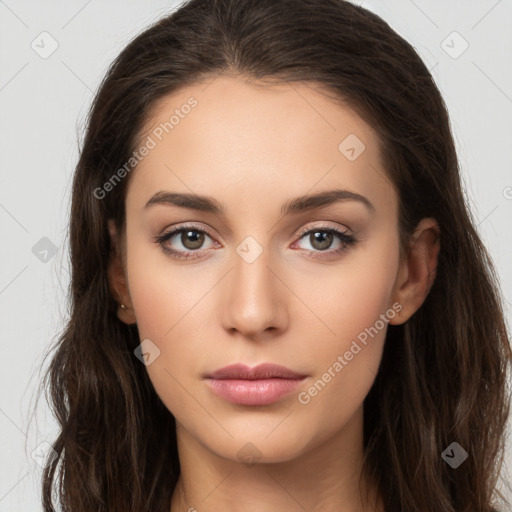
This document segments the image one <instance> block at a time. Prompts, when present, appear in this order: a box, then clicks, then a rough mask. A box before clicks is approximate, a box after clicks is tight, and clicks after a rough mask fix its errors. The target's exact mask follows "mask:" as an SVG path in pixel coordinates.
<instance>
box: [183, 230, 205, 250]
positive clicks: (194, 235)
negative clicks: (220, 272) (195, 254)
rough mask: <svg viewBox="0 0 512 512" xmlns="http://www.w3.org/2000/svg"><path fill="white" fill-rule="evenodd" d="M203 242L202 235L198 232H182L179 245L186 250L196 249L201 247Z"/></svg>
mask: <svg viewBox="0 0 512 512" xmlns="http://www.w3.org/2000/svg"><path fill="white" fill-rule="evenodd" d="M190 239H192V240H190ZM203 242H204V234H203V233H199V232H198V231H183V232H182V234H181V243H182V244H183V246H184V247H186V248H187V249H198V248H199V247H201V245H203Z"/></svg>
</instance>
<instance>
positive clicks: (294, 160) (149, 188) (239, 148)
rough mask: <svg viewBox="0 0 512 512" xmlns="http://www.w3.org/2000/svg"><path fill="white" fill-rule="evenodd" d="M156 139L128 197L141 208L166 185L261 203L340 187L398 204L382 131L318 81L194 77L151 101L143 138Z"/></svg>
mask: <svg viewBox="0 0 512 512" xmlns="http://www.w3.org/2000/svg"><path fill="white" fill-rule="evenodd" d="M149 139H151V141H152V142H151V146H152V149H151V150H150V151H148V152H147V155H146V156H145V157H143V158H142V159H141V160H140V162H139V164H138V165H137V167H136V169H135V171H133V175H132V176H131V182H130V185H129V190H128V196H127V202H128V201H130V202H131V203H132V204H133V205H134V206H137V207H138V208H139V207H141V206H142V202H143V201H144V200H147V198H149V196H150V195H152V194H154V193H155V192H157V191H159V190H178V191H181V192H187V193H197V194H208V195H211V196H214V197H219V198H222V196H223V195H224V194H225V193H226V192H227V191H228V190H230V191H233V189H237V190H238V191H239V193H238V194H235V195H233V194H231V195H230V197H229V201H230V202H231V203H233V202H235V203H237V204H238V205H239V206H243V205H245V206H247V207H249V205H250V204H252V203H254V204H253V206H259V207H261V201H270V200H271V199H274V198H275V199H276V200H277V199H279V200H281V199H282V198H283V195H284V196H286V197H295V196H299V195H303V194H305V193H307V192H308V191H311V192H315V189H326V188H334V187H337V188H340V187H341V188H345V189H349V190H353V191H354V192H357V193H360V194H363V195H366V196H371V197H372V202H374V204H375V203H377V204H376V206H378V205H379V203H380V208H381V209H382V208H387V209H393V208H394V207H395V204H394V203H395V202H396V198H395V197H394V192H393V190H392V187H391V183H390V181H389V180H388V178H387V176H386V173H385V171H384V168H383V165H382V162H381V154H380V148H379V144H380V140H379V138H378V136H377V134H376V132H375V131H374V130H373V129H372V128H371V127H370V126H369V125H368V124H367V123H366V122H365V121H364V120H363V119H362V118H360V117H359V116H358V114H357V113H356V112H355V111H353V110H352V109H350V108H349V107H347V106H344V105H342V104H341V103H339V102H335V101H334V100H333V99H331V98H329V97H327V96H326V95H324V94H322V92H321V91H320V88H319V86H317V87H315V86H314V85H312V84H305V83H279V84H278V83H272V84H268V83H266V84H263V83H261V82H255V83H248V82H247V81H246V79H244V78H241V77H232V76H222V75H221V76H218V77H216V78H210V79H209V80H205V81H202V82H199V83H195V84H193V85H190V86H187V87H185V88H182V89H180V90H179V91H177V92H175V93H172V94H170V95H168V96H166V97H164V98H163V99H161V100H159V101H158V102H157V103H156V104H155V105H153V107H152V109H151V111H150V115H149V116H148V120H147V122H146V125H145V127H144V129H143V131H142V133H141V136H140V144H144V143H147V142H148V141H149ZM276 191H280V194H277V193H276ZM278 196H279V197H278Z"/></svg>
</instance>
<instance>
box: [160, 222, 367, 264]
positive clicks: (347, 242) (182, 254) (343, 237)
mask: <svg viewBox="0 0 512 512" xmlns="http://www.w3.org/2000/svg"><path fill="white" fill-rule="evenodd" d="M184 231H194V232H195V233H203V234H205V235H208V236H209V237H210V238H212V235H211V234H210V233H209V232H208V231H207V230H205V229H202V228H201V229H199V228H198V227H197V226H194V225H185V226H179V227H177V228H174V229H172V230H170V231H167V232H166V233H163V234H162V235H159V236H157V237H155V239H154V241H155V243H157V244H158V245H159V246H160V247H161V248H162V250H163V251H164V253H165V254H168V255H170V256H172V257H173V258H176V259H180V260H189V259H195V258H198V257H199V256H192V254H193V253H198V252H200V249H197V250H195V251H194V250H191V249H188V250H187V251H177V250H175V249H170V248H169V247H168V246H167V245H165V242H167V241H168V240H170V239H171V238H172V237H173V236H174V235H176V234H178V233H182V232H184ZM316 232H322V233H333V234H334V235H336V236H337V237H338V239H339V240H340V241H341V243H342V246H341V247H339V248H338V249H334V250H325V251H320V250H316V251H308V250H307V249H304V250H306V251H307V252H308V254H307V255H306V257H308V258H314V259H316V258H319V257H322V256H321V255H324V254H329V255H331V256H332V255H338V254H341V253H343V252H345V250H347V248H348V247H350V246H352V245H354V244H355V243H357V238H356V237H355V236H354V235H347V234H346V232H343V231H340V230H338V229H336V228H332V227H329V228H328V227H319V228H313V229H306V230H304V231H302V232H301V233H300V235H299V238H298V239H299V240H301V239H302V238H304V236H305V235H308V234H311V233H316ZM311 252H313V253H316V254H318V253H319V254H320V255H318V256H316V255H312V254H311Z"/></svg>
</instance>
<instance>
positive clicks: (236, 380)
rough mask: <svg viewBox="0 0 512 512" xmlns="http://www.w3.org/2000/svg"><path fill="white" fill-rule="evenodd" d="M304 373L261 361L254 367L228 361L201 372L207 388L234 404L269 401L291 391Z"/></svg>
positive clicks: (271, 401)
mask: <svg viewBox="0 0 512 512" xmlns="http://www.w3.org/2000/svg"><path fill="white" fill-rule="evenodd" d="M306 377H307V375H303V374H299V373H297V372H294V371H293V370H290V369H289V368H286V367H284V366H280V365H275V364H269V363H266V364H261V365H258V366H256V367H254V368H249V367H248V366H245V365H242V364H234V365H229V366H226V367H224V368H221V369H219V370H216V371H214V372H213V373H210V374H208V375H206V376H205V379H206V382H207V384H208V385H209V387H210V389H211V390H212V391H213V392H214V393H215V394H217V395H219V396H221V397H222V398H224V399H225V400H227V401H229V402H231V403H235V404H238V405H252V406H256V405H269V404H272V403H275V402H277V401H279V400H281V399H282V398H284V397H286V396H287V395H289V394H290V393H292V392H293V391H294V390H295V389H297V387H298V386H300V384H301V383H302V382H303V381H304V379H305V378H306Z"/></svg>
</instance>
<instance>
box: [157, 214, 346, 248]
mask: <svg viewBox="0 0 512 512" xmlns="http://www.w3.org/2000/svg"><path fill="white" fill-rule="evenodd" d="M318 222H322V221H318ZM323 222H324V224H322V225H320V226H311V225H310V223H309V224H306V225H305V227H304V228H302V229H301V230H299V231H298V232H297V234H296V235H295V236H296V237H297V240H300V239H302V238H303V237H304V236H305V235H306V234H308V233H309V232H311V231H314V230H315V229H317V230H318V231H330V230H332V231H334V232H335V233H336V232H338V234H337V236H338V237H339V236H340V234H346V235H347V236H354V235H353V234H351V233H350V231H351V230H350V228H348V227H339V226H336V227H334V226H331V225H329V224H325V223H326V222H328V221H323ZM187 229H188V230H191V231H199V232H203V233H205V234H206V235H208V236H209V237H210V238H212V240H213V238H214V235H213V234H211V232H210V230H208V229H206V228H203V227H201V226H199V225H195V224H194V223H184V224H178V225H176V226H173V227H172V228H170V229H168V230H164V232H163V233H162V235H160V237H159V238H162V237H166V236H167V235H169V238H167V240H169V239H170V238H172V237H173V236H175V235H176V234H178V233H181V232H183V231H186V230H187ZM214 242H215V243H219V242H217V241H216V240H214ZM200 250H201V249H199V250H197V251H192V250H190V252H199V251H200ZM180 252H187V251H180Z"/></svg>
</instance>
